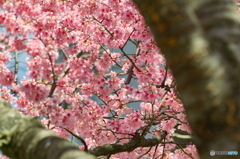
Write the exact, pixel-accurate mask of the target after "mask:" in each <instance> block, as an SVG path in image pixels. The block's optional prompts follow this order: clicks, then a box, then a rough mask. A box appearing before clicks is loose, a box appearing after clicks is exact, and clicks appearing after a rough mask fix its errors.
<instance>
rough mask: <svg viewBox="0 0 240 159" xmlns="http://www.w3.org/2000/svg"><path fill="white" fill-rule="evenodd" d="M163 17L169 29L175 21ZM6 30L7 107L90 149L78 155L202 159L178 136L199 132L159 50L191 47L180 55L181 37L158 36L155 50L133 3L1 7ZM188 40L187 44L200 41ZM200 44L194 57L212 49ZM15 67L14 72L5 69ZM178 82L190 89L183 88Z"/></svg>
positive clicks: (38, 2) (1, 66)
mask: <svg viewBox="0 0 240 159" xmlns="http://www.w3.org/2000/svg"><path fill="white" fill-rule="evenodd" d="M172 2H174V1H173V0H172ZM136 3H137V0H136ZM159 3H160V2H159ZM168 4H169V5H170V4H171V3H170V2H169V3H168ZM186 4H187V2H186ZM186 4H185V3H184V4H183V7H184V5H186ZM138 5H139V6H140V7H139V8H140V9H141V10H142V11H143V13H146V14H149V15H151V19H150V20H153V21H154V20H155V21H157V20H158V18H159V16H157V15H155V14H152V13H154V12H151V8H148V7H146V8H144V7H141V5H140V3H139V4H138ZM192 5H196V4H195V3H194V4H192ZM162 6H163V5H162ZM186 6H187V5H186ZM162 8H163V9H162V12H163V13H162V14H163V15H164V14H165V13H168V11H171V9H172V10H173V11H177V9H178V8H176V5H175V10H174V7H171V9H170V10H168V9H167V10H164V7H162ZM154 11H155V10H154ZM174 13H175V12H174ZM154 15H155V16H154ZM199 15H201V12H200V11H199ZM144 16H145V19H146V22H148V23H149V19H147V16H146V15H144ZM186 17H187V16H186ZM200 17H201V16H200ZM160 18H161V17H160ZM162 18H163V22H165V20H166V19H164V18H167V17H166V16H163V17H162ZM180 18H182V16H180ZM183 18H184V17H183ZM166 21H167V20H166ZM170 21H171V19H169V21H167V23H166V25H159V26H157V25H156V26H157V27H158V28H159V30H158V31H159V32H160V33H161V32H164V31H166V27H169V26H170V24H171V25H172V23H171V22H170ZM193 24H195V23H193ZM0 25H1V36H0V51H1V52H0V76H1V78H0V85H1V87H0V98H2V99H5V100H7V101H8V102H9V103H11V104H12V105H13V106H14V107H15V109H17V110H19V111H20V112H22V113H23V114H25V115H30V116H36V117H38V118H39V119H41V121H42V123H43V124H44V125H45V127H46V128H47V129H51V130H53V131H55V132H56V133H57V134H58V135H60V136H61V137H63V138H67V137H68V136H69V135H72V136H74V137H75V138H76V139H78V140H79V141H80V142H81V143H82V144H81V145H80V146H79V148H80V149H82V150H85V151H87V152H89V153H91V154H94V155H96V156H98V157H99V158H101V157H103V158H104V157H105V158H110V159H130V158H132V159H135V158H169V159H171V158H184V159H185V158H186V159H187V158H194V159H195V158H198V154H197V150H196V148H195V146H194V144H193V143H192V142H189V141H188V142H187V141H184V142H178V141H176V140H174V136H176V132H177V131H181V132H186V133H187V134H190V133H191V130H190V127H189V124H188V122H187V120H186V114H185V111H184V108H183V104H182V102H181V100H180V99H179V94H178V92H177V91H176V82H175V80H174V78H173V75H172V72H171V70H170V69H169V67H168V63H167V62H166V60H165V58H164V56H163V54H162V51H161V50H160V49H159V47H158V46H159V44H164V45H163V46H162V45H161V47H160V48H162V50H163V51H166V54H167V53H168V51H170V52H172V51H176V52H177V51H178V49H179V53H182V52H184V51H189V50H188V49H189V48H188V49H186V48H184V47H183V48H178V46H179V45H176V44H177V43H178V41H177V40H176V39H177V38H178V36H177V35H176V37H174V36H172V37H171V36H170V38H166V39H164V38H163V39H161V38H160V40H159V39H158V38H156V37H155V39H156V41H157V42H158V44H157V43H156V42H155V41H154V39H153V36H152V34H151V32H150V29H149V28H148V27H147V26H146V25H145V21H144V19H143V17H142V16H141V15H140V13H139V12H138V10H137V8H136V7H135V5H134V4H133V2H132V1H131V0H18V1H15V0H6V1H0ZM206 27H207V26H206ZM151 28H153V27H151ZM195 31H196V32H194V36H190V39H192V38H193V37H200V39H199V41H200V42H202V41H201V40H202V39H201V38H202V36H199V35H200V33H199V32H198V30H197V29H196V30H195ZM153 34H155V35H157V31H153ZM163 35H165V34H163ZM166 35H168V34H167V33H166ZM182 36H183V37H184V35H182ZM163 37H164V36H163ZM210 38H211V37H210ZM161 40H162V41H161ZM188 40H189V39H188ZM188 40H186V41H185V40H184V39H183V41H184V42H192V41H191V40H189V41H188ZM159 42H160V43H159ZM193 43H194V42H193ZM184 44H185V43H184ZM187 44H188V43H187ZM189 44H191V43H189ZM194 44H197V43H194ZM200 44H201V45H199V46H198V45H192V44H191V45H189V46H190V49H192V51H193V53H196V50H197V51H201V50H198V48H205V43H204V42H203V43H200ZM129 45H131V46H132V47H133V48H134V51H132V50H129V49H128V47H129ZM202 46H204V47H202ZM166 48H169V49H166ZM22 53H27V59H26V60H25V61H20V60H19V56H21V54H22ZM197 53H198V52H197ZM169 56H171V54H168V55H167V57H169ZM174 60H175V61H177V62H178V64H179V63H181V61H179V60H180V59H174ZM174 60H173V62H170V66H171V68H172V69H173V71H174V73H176V72H177V71H179V70H180V71H186V72H187V73H188V75H189V74H190V73H191V72H194V69H193V71H192V70H191V69H190V72H189V71H188V69H185V70H184V69H183V68H186V67H182V65H179V66H178V65H176V66H174V65H173V64H174ZM191 60H192V59H191ZM10 61H12V62H11V64H13V67H9V65H7V64H9V62H10ZM186 61H188V60H186ZM186 61H183V62H186ZM22 62H25V63H26V65H27V69H28V71H27V73H26V77H24V78H23V79H21V78H20V76H19V69H21V63H22ZM196 62H197V63H198V64H199V61H196ZM180 66H181V67H180ZM192 66H194V65H190V67H192ZM205 66H208V65H204V64H203V68H205ZM217 66H218V65H217ZM173 67H174V68H173ZM175 67H176V68H175ZM179 68H180V69H179ZM193 68H194V67H193ZM214 68H215V65H214ZM211 69H212V68H211ZM221 71H222V70H221V69H220V74H221V73H222V72H221ZM179 73H180V72H179ZM183 75H184V77H185V74H183ZM193 75H194V74H193ZM177 77H179V75H177ZM194 77H195V76H194ZM197 77H198V76H197ZM203 78H205V76H203ZM196 80H197V79H196ZM178 82H179V81H178ZM185 82H186V81H184V82H183V83H184V84H185ZM220 82H221V81H220ZM179 83H180V90H182V89H183V88H182V87H183V86H184V84H182V83H181V81H180V82H179ZM220 84H222V83H220ZM200 86H201V85H200ZM210 86H211V85H210ZM210 86H209V89H211V88H212V87H211V88H210ZM189 92H190V93H189ZM189 92H188V93H187V94H183V99H186V98H187V97H186V95H188V98H189V103H190V104H193V103H194V102H195V99H196V98H197V97H198V96H197V95H198V94H194V95H195V96H194V98H193V100H192V99H191V98H190V95H191V93H192V90H191V89H190V91H189ZM200 92H201V91H200ZM198 93H199V92H198ZM203 93H205V92H204V91H203ZM217 93H218V92H217ZM223 96H225V95H223ZM203 97H206V95H205V94H203V96H201V98H199V99H200V101H201V102H202V101H203ZM211 97H212V96H210V97H209V98H206V99H210V98H211ZM219 97H222V96H219ZM192 101H194V102H192ZM211 102H212V101H211ZM211 102H209V103H210V104H212V103H211ZM213 102H216V101H213ZM214 104H218V103H217V102H216V103H214ZM194 115H196V114H192V116H194ZM192 116H190V119H191V120H192V119H193V118H192ZM192 123H193V126H195V125H194V124H195V122H192ZM194 128H195V127H194ZM194 130H195V129H194ZM201 130H202V129H201ZM39 151H41V150H39Z"/></svg>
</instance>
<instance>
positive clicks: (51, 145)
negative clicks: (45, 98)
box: [0, 100, 95, 159]
mask: <svg viewBox="0 0 240 159" xmlns="http://www.w3.org/2000/svg"><path fill="white" fill-rule="evenodd" d="M0 114H1V115H0V149H1V151H2V152H3V154H4V155H6V156H9V157H10V158H13V159H95V157H94V156H93V155H90V154H87V153H86V152H84V151H80V150H79V149H78V147H77V146H76V145H74V144H72V143H71V142H70V141H68V140H65V139H62V138H60V137H57V136H56V135H55V134H54V133H53V132H52V131H50V130H46V129H45V128H44V126H43V125H42V124H41V122H40V121H39V120H38V119H37V118H33V117H24V116H23V115H21V114H20V113H19V112H17V111H16V110H14V109H13V108H12V107H11V106H10V105H9V104H8V103H7V102H5V101H3V100H0Z"/></svg>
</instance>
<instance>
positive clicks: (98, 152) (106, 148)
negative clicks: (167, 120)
mask: <svg viewBox="0 0 240 159" xmlns="http://www.w3.org/2000/svg"><path fill="white" fill-rule="evenodd" d="M166 135H167V133H166V132H162V133H161V134H160V136H158V137H157V138H153V139H145V138H143V137H140V136H135V137H134V138H133V139H132V140H130V141H129V142H128V143H123V144H118V143H116V144H105V145H103V146H99V147H96V148H94V149H92V150H89V151H88V152H89V153H90V154H93V155H95V156H106V155H112V154H116V153H119V152H131V151H133V150H134V149H136V148H138V147H151V146H156V145H157V144H159V143H161V142H162V140H163V139H164V138H165V137H166Z"/></svg>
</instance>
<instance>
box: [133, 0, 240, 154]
mask: <svg viewBox="0 0 240 159" xmlns="http://www.w3.org/2000/svg"><path fill="white" fill-rule="evenodd" d="M134 2H135V3H136V5H137V6H138V7H139V10H140V12H141V13H142V15H143V16H144V19H145V21H146V23H147V25H148V26H149V27H150V29H151V31H152V33H153V35H154V37H155V40H156V42H157V44H158V45H159V47H160V48H161V51H162V52H163V53H164V55H165V57H166V59H167V61H168V64H169V66H170V68H171V69H172V71H173V74H174V76H175V78H176V81H177V85H178V91H179V92H180V96H181V99H182V101H183V103H184V107H185V110H186V112H187V116H188V120H189V122H190V125H191V128H192V130H193V135H194V141H195V143H196V145H197V149H198V151H199V154H200V156H201V158H209V157H211V156H210V154H209V152H210V150H215V151H220V150H222V151H228V150H231V151H233V150H235V151H238V153H240V135H239V131H240V129H239V128H240V123H239V122H240V109H239V108H240V98H239V94H240V76H239V73H240V54H239V50H240V45H239V43H240V40H239V39H240V21H239V18H240V17H239V15H238V13H237V7H236V4H235V2H234V1H233V0H199V1H196V0H181V1H180V0H152V1H146V0H134ZM216 157H217V158H221V157H222V158H225V157H226V156H216ZM228 157H229V158H230V156H228ZM233 157H236V156H233Z"/></svg>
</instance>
